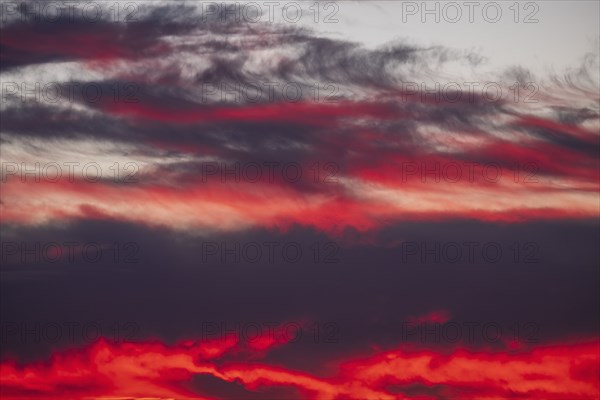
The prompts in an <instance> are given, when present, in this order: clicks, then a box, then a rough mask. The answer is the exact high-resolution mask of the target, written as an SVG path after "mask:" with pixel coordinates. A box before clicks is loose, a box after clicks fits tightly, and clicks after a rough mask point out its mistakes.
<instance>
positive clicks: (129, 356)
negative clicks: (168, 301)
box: [0, 340, 600, 400]
mask: <svg viewBox="0 0 600 400" xmlns="http://www.w3.org/2000/svg"><path fill="white" fill-rule="evenodd" d="M241 347H243V346H241V344H240V343H239V342H237V341H236V340H220V341H214V342H212V343H198V342H194V341H186V342H184V343H181V344H178V345H174V346H167V345H164V344H161V343H158V342H146V343H136V344H133V343H128V344H110V343H108V342H106V341H100V342H97V343H95V344H94V345H91V346H89V347H87V348H83V349H79V350H68V351H64V352H61V353H55V354H54V355H53V356H52V357H51V359H50V360H49V361H47V362H34V363H30V364H27V365H24V366H19V365H17V364H16V363H14V362H8V361H7V362H4V363H2V364H1V365H0V370H1V372H2V378H1V380H0V382H1V387H2V395H3V396H2V397H3V399H6V400H16V399H49V398H69V399H89V398H95V399H101V398H113V399H114V398H148V397H150V398H175V399H184V398H185V399H202V398H205V397H203V396H202V395H201V394H198V393H195V392H194V391H193V390H191V389H186V387H188V388H189V385H188V383H189V381H190V379H191V378H192V377H193V376H194V375H211V376H213V377H214V378H216V379H220V380H223V381H227V382H238V383H242V384H243V385H244V386H245V388H246V389H247V390H249V391H256V392H257V393H260V391H261V390H262V389H263V388H267V387H273V386H277V387H289V388H295V389H297V390H299V391H300V392H301V393H302V394H303V397H304V398H310V399H319V400H323V399H331V400H337V399H357V400H358V399H360V400H363V399H367V398H368V399H390V400H392V399H401V398H402V399H404V398H421V399H422V398H430V399H439V398H464V397H470V398H473V397H475V398H486V399H505V398H512V397H519V398H549V399H550V398H552V399H558V398H560V399H566V398H568V399H591V398H597V396H598V394H599V390H600V385H599V382H598V373H599V372H600V371H599V369H598V365H599V362H600V359H599V354H598V350H599V342H597V341H594V342H587V343H577V344H556V345H547V346H542V347H538V348H535V349H533V350H529V351H522V352H511V351H469V350H467V349H455V350H451V351H450V352H446V353H441V352H440V353H438V352H433V351H426V350H425V351H424V350H411V351H406V350H403V349H398V350H392V351H386V352H381V353H378V354H374V355H372V356H369V357H366V358H358V359H351V360H347V361H346V362H344V363H343V364H342V365H341V366H340V372H339V374H338V375H337V376H334V377H322V376H317V375H314V374H311V373H308V372H301V371H296V370H292V369H288V368H285V367H281V366H278V367H276V366H272V365H268V364H264V363H256V362H248V353H245V352H240V351H239V350H240V348H241ZM225 354H231V355H232V356H233V357H235V358H236V359H237V360H238V361H237V362H235V363H231V362H222V360H220V357H221V356H223V355H225ZM200 390H201V389H200ZM417 392H418V393H417Z"/></svg>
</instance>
